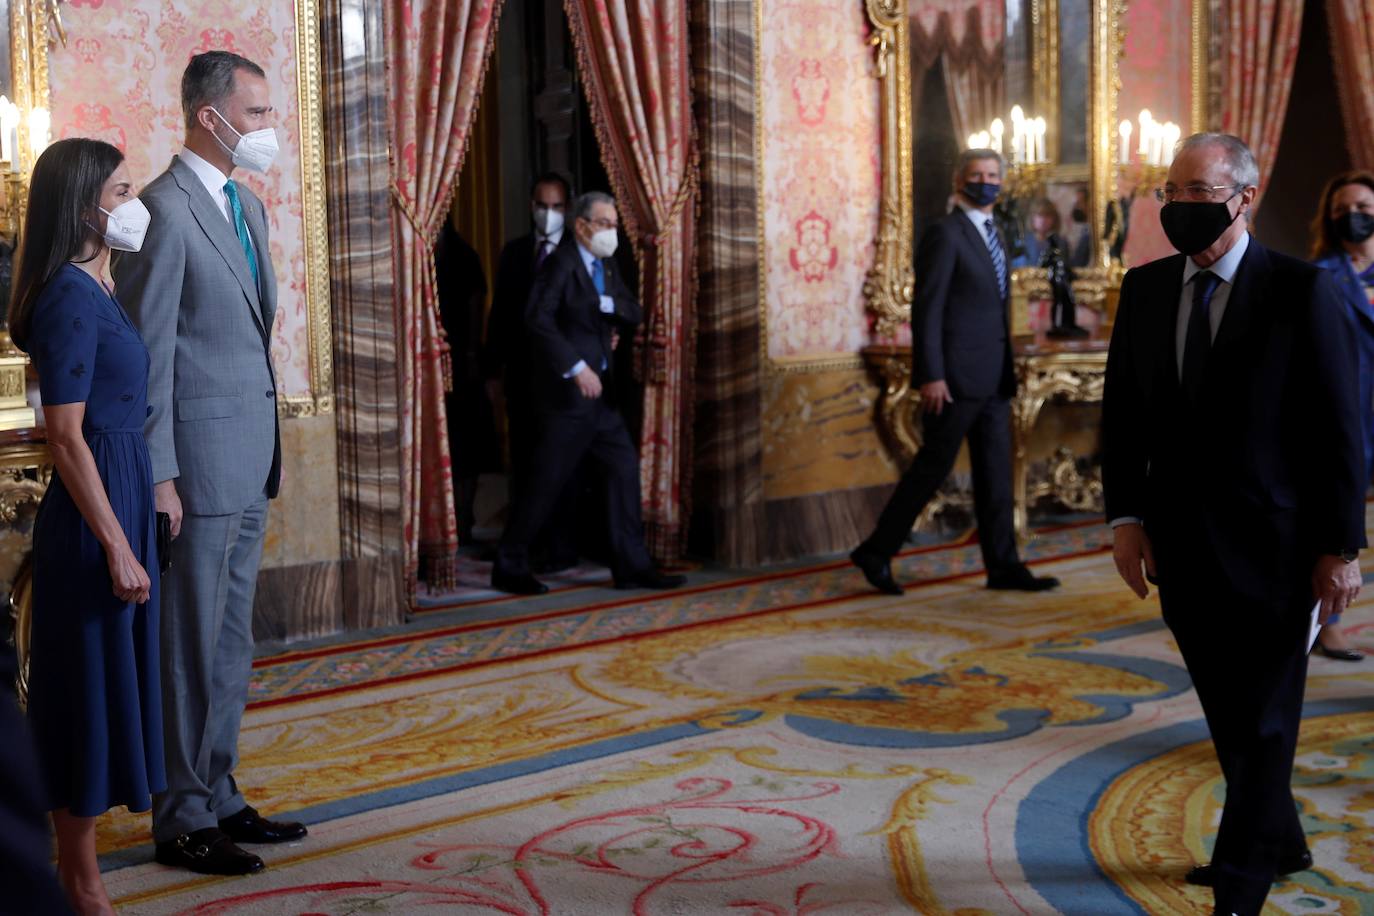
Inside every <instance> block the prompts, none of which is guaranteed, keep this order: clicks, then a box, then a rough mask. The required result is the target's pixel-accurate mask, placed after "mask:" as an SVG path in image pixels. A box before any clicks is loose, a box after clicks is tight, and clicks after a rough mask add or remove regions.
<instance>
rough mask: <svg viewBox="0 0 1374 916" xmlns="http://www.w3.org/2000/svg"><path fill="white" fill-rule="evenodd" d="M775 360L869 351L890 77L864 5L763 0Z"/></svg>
mask: <svg viewBox="0 0 1374 916" xmlns="http://www.w3.org/2000/svg"><path fill="white" fill-rule="evenodd" d="M757 12H758V16H759V20H758V21H759V22H760V23H761V27H760V28H759V70H760V86H759V100H758V103H759V123H758V128H759V131H758V133H759V136H758V144H759V148H760V152H761V155H760V156H759V157H758V163H759V168H760V171H761V173H762V175H761V181H760V184H761V187H762V191H763V195H762V196H763V200H762V220H761V233H762V239H761V241H762V243H763V247H764V253H763V261H764V264H763V270H764V274H765V279H764V289H765V302H764V309H765V317H766V334H767V353H768V356H769V358H770V359H775V360H795V359H808V358H809V359H815V358H825V357H834V356H838V355H850V354H855V353H857V352H858V351H859V350H860V349H861V348H862V347H863V346H864V345H865V344H867V343H868V331H869V321H868V315H867V313H866V311H865V308H864V297H863V282H864V276H865V274H867V272H868V269H869V268H870V267H871V266H872V265H873V256H874V247H873V240H874V237H875V235H876V233H877V227H878V206H879V199H880V191H881V187H880V182H881V175H880V171H879V170H880V166H881V161H880V158H879V156H880V153H879V141H880V134H879V124H878V82H877V80H876V79H874V76H873V66H874V64H873V50H872V49H871V48H870V47H869V46H868V43H867V41H868V23H867V20H866V18H865V13H864V8H863V4H862V3H859V2H853V3H836V2H834V0H758V2H757Z"/></svg>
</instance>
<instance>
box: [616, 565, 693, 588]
mask: <svg viewBox="0 0 1374 916" xmlns="http://www.w3.org/2000/svg"><path fill="white" fill-rule="evenodd" d="M686 584H687V577H686V576H676V575H670V574H668V573H665V572H663V571H661V570H658V569H654V568H652V567H650V568H649V569H641V570H640V571H639V572H637V573H630V574H629V575H628V576H623V577H620V576H617V577H616V580H615V587H616V588H621V589H625V588H656V589H659V590H660V591H666V590H668V589H670V588H682V586H684V585H686Z"/></svg>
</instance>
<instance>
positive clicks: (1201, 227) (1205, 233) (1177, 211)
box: [1159, 195, 1240, 256]
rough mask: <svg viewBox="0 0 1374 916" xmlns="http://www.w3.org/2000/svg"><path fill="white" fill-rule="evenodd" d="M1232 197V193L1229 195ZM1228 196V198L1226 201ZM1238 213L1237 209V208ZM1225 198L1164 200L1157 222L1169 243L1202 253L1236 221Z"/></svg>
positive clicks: (1194, 252) (1184, 250)
mask: <svg viewBox="0 0 1374 916" xmlns="http://www.w3.org/2000/svg"><path fill="white" fill-rule="evenodd" d="M1232 196H1233V197H1234V196H1235V195H1232ZM1229 199H1230V198H1227V200H1229ZM1236 216H1240V211H1236ZM1236 216H1232V215H1231V208H1230V207H1228V206H1226V201H1222V202H1221V203H1204V204H1185V203H1182V202H1180V201H1177V200H1176V201H1173V202H1172V203H1167V204H1165V205H1164V207H1163V208H1162V209H1161V210H1160V211H1159V222H1160V224H1161V225H1163V226H1164V235H1165V236H1167V237H1168V239H1169V244H1170V245H1173V246H1174V247H1175V248H1176V249H1178V250H1179V251H1181V252H1182V253H1183V254H1186V255H1190V256H1191V255H1195V254H1201V253H1202V252H1204V251H1206V250H1207V249H1208V248H1211V247H1212V243H1213V242H1215V241H1216V240H1217V239H1219V238H1221V234H1222V233H1223V232H1225V231H1226V230H1227V228H1229V227H1230V225H1231V224H1232V223H1234V222H1235V221H1236Z"/></svg>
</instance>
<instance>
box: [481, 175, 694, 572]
mask: <svg viewBox="0 0 1374 916" xmlns="http://www.w3.org/2000/svg"><path fill="white" fill-rule="evenodd" d="M619 225H620V220H619V217H618V215H617V214H616V209H615V200H614V198H612V197H611V196H610V195H608V194H603V193H600V192H598V191H592V192H589V193H587V194H583V195H582V196H581V197H579V198H578V199H577V204H576V205H575V206H574V208H573V233H574V236H575V244H573V245H571V246H562V247H559V248H556V249H555V250H554V252H553V253H552V254H550V255H549V256H548V257H547V258H546V259H545V261H544V263H543V264H542V265H541V266H540V269H539V272H538V275H537V276H536V277H535V281H534V288H533V289H532V290H531V291H530V296H529V303H528V304H527V306H526V309H525V327H526V330H527V331H528V333H529V335H530V342H531V376H532V381H533V384H534V386H535V392H536V393H535V399H536V402H537V403H538V404H539V406H540V409H541V414H542V416H541V422H540V433H539V440H538V445H537V446H536V447H535V449H534V452H533V457H532V463H531V466H530V477H529V485H528V487H527V488H526V489H525V490H524V492H522V493H521V494H519V495H518V496H517V497H516V499H515V502H514V503H513V505H512V507H511V515H510V519H509V521H508V522H507V523H506V530H505V532H504V533H503V534H502V536H501V542H500V544H499V545H498V546H497V549H496V564H495V565H494V566H493V568H492V573H491V584H492V587H493V588H496V589H500V590H501V591H506V592H511V593H513V594H528V595H537V594H542V593H544V592H546V591H548V589H547V587H546V586H544V584H543V583H541V582H539V580H537V579H535V578H534V576H532V575H531V574H530V568H529V545H530V541H531V540H532V539H533V538H534V536H535V534H536V533H537V532H538V531H539V529H540V527H541V526H542V525H543V524H544V522H545V521H546V520H547V519H548V517H549V513H550V512H552V511H553V508H554V505H555V503H556V502H557V501H558V499H559V497H560V496H561V494H562V493H563V490H564V488H565V487H566V486H567V483H568V480H569V479H570V478H571V477H572V475H573V472H574V471H576V470H577V466H578V465H579V464H580V463H581V461H582V459H583V458H584V457H589V458H591V459H592V460H593V461H594V462H595V463H596V464H597V465H598V466H599V467H600V468H601V470H602V471H603V472H604V474H605V475H606V500H607V511H606V515H607V522H608V524H609V529H610V530H609V535H610V538H609V540H610V547H611V556H612V565H611V571H612V573H613V575H614V577H615V585H616V587H617V588H677V587H678V586H680V585H682V584H683V582H684V581H685V580H684V578H683V577H682V576H670V575H664V574H663V573H661V572H659V571H658V570H657V569H656V568H655V567H654V565H653V562H652V561H651V560H650V559H649V552H648V550H647V549H646V548H645V546H644V530H643V523H642V520H641V516H640V490H639V455H638V453H637V452H636V451H635V447H634V443H633V442H631V441H630V434H629V432H628V431H627V430H626V428H625V421H624V420H623V419H622V418H621V416H620V412H619V410H617V409H616V406H615V404H614V403H612V402H611V399H610V398H609V396H608V394H609V391H610V390H611V385H610V384H609V379H608V381H607V383H606V384H605V385H603V383H602V378H603V376H608V375H609V373H610V371H611V368H612V363H613V358H612V357H613V353H614V350H615V344H616V342H617V341H618V339H619V335H620V332H622V331H624V332H625V333H627V334H628V333H629V332H630V331H632V330H633V329H634V328H635V327H636V326H637V325H638V324H639V323H640V321H641V320H642V319H643V309H642V308H641V307H640V304H639V302H638V301H636V299H635V297H634V296H633V295H632V294H631V293H630V291H629V289H628V288H627V287H626V286H625V283H624V282H623V281H622V280H621V278H620V274H619V271H618V270H617V268H616V265H615V262H614V261H613V260H612V259H611V256H612V255H613V254H615V249H616V241H617V235H616V230H617V229H618V228H619Z"/></svg>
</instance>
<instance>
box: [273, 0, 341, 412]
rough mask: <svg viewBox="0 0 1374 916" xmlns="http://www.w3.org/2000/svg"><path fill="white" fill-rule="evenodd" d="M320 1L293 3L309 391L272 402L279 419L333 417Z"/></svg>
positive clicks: (332, 357) (305, 0)
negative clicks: (308, 346) (294, 12)
mask: <svg viewBox="0 0 1374 916" xmlns="http://www.w3.org/2000/svg"><path fill="white" fill-rule="evenodd" d="M319 16H320V9H319V0H296V98H297V112H298V115H297V117H298V118H299V123H298V125H297V134H298V136H299V137H300V144H301V245H302V248H303V249H304V252H305V310H306V321H307V326H308V329H309V330H308V333H307V339H308V340H309V342H310V391H309V393H307V394H294V395H287V396H285V397H282V398H280V399H279V400H278V401H277V413H278V414H279V415H280V416H283V417H311V416H317V415H319V414H330V413H333V412H334V344H333V336H332V332H331V324H332V318H331V314H330V304H329V222H328V212H327V210H326V207H325V181H324V98H323V85H322V82H321V81H322V79H323V75H324V74H323V69H322V67H321V64H320V30H319Z"/></svg>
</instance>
